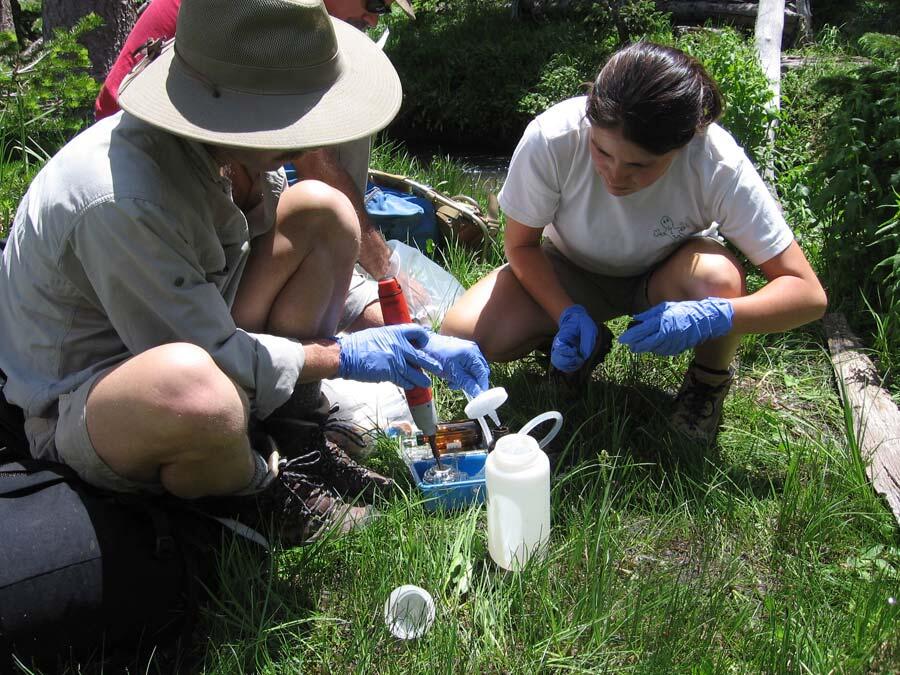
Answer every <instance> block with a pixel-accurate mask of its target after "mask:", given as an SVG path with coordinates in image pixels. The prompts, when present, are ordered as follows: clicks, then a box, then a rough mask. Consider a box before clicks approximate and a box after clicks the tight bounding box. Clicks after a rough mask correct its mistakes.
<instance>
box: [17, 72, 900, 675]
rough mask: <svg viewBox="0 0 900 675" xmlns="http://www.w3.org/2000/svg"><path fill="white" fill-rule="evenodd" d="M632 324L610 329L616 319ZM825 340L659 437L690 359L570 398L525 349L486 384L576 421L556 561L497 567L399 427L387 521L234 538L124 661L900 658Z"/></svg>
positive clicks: (899, 662) (792, 187)
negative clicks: (396, 594)
mask: <svg viewBox="0 0 900 675" xmlns="http://www.w3.org/2000/svg"><path fill="white" fill-rule="evenodd" d="M788 79H789V82H788V86H790V79H793V76H792V77H791V78H788ZM801 85H802V83H801ZM804 86H805V85H804ZM801 90H802V86H798V87H797V88H796V89H795V91H799V92H800V93H798V94H797V95H796V99H795V100H796V101H797V102H798V103H797V104H798V105H799V103H800V101H801V99H802V95H803V92H802V91H801ZM806 100H807V101H809V99H808V98H807V99H806ZM801 121H802V120H801ZM804 125H805V122H804V123H802V124H801V122H798V121H796V120H791V119H790V118H788V119H787V120H786V121H785V122H783V126H782V131H781V132H780V133H781V134H782V138H783V139H784V140H783V142H784V143H785V147H782V148H779V155H778V166H779V175H780V176H781V177H782V183H781V184H780V189H782V190H786V194H785V192H782V201H783V203H784V204H785V209H786V213H787V214H788V216H789V220H790V221H791V222H792V224H794V225H795V227H796V228H797V234H798V237H799V238H800V240H801V242H803V243H804V246H808V248H810V249H811V253H812V255H811V256H810V257H811V260H812V261H813V264H814V265H819V264H820V263H821V260H820V257H819V256H818V242H819V241H820V231H821V228H823V227H827V221H825V220H824V219H822V216H821V214H815V213H812V212H811V211H810V210H809V204H808V202H807V200H806V194H805V192H804V189H803V188H804V181H805V178H806V176H807V168H808V165H809V162H811V161H812V158H811V150H810V149H809V147H807V146H808V144H809V142H810V134H806V135H804V133H803V132H802V129H803V128H805V126H804ZM816 128H817V127H815V125H814V124H813V127H812V132H813V134H814V133H815V131H816ZM813 140H814V138H813ZM372 164H373V166H378V167H379V168H381V169H383V170H387V171H391V172H395V173H403V174H406V175H409V176H411V177H414V178H418V179H420V180H422V181H423V182H427V183H429V184H431V185H434V186H435V187H437V188H439V189H441V190H442V191H443V192H445V193H447V194H457V193H465V194H469V195H472V196H473V197H476V198H477V199H478V200H479V202H480V203H482V205H484V204H486V199H487V195H486V189H487V186H485V185H484V184H473V183H472V178H471V174H470V173H468V172H466V171H465V167H461V166H459V165H457V164H455V163H454V162H452V161H450V160H449V159H440V158H439V159H437V160H435V161H434V162H433V163H432V164H430V165H428V166H426V165H423V164H422V163H420V162H417V161H416V160H414V159H413V158H412V157H411V156H410V155H408V154H406V153H405V152H404V151H403V149H402V148H401V147H398V146H381V147H379V148H376V151H375V154H374V158H373V162H372ZM437 257H438V259H439V260H441V261H442V262H443V263H444V264H445V265H446V266H447V267H448V268H449V269H450V270H451V271H453V273H454V274H455V275H456V276H457V277H458V278H459V279H460V280H461V281H462V282H463V284H464V285H466V286H468V285H470V284H471V283H473V282H474V281H475V280H477V279H478V278H479V277H480V276H481V275H483V274H484V273H485V272H486V271H487V270H489V269H491V268H492V267H494V266H495V265H497V264H499V263H500V261H501V260H502V250H501V247H500V244H499V243H498V244H497V246H495V247H494V248H493V249H492V250H491V251H489V253H488V255H487V256H485V257H482V256H478V255H473V254H472V253H471V252H468V251H465V250H463V249H461V248H459V247H455V246H452V245H450V246H448V247H445V248H444V249H443V250H442V251H439V252H438V255H437ZM752 282H753V283H757V284H758V283H759V279H753V280H752ZM860 309H861V310H862V309H863V308H862V307H861V308H860ZM889 320H891V319H889V318H885V319H884V321H885V322H887V321H889ZM892 326H893V324H890V325H889V324H888V323H884V324H883V327H882V331H881V332H882V334H887V332H888V331H889V330H895V329H894V328H892ZM623 327H624V320H619V321H616V322H613V325H612V328H613V330H614V332H615V333H618V332H620V331H621V330H622V329H623ZM823 344H824V340H823V336H822V334H821V327H820V326H819V325H818V324H813V325H810V326H806V327H803V328H800V329H797V330H794V331H790V332H788V333H786V334H783V335H772V336H749V337H747V338H746V339H745V340H744V343H743V346H742V350H741V353H740V365H739V370H738V377H737V380H736V382H735V385H734V387H733V389H732V393H731V394H730V395H729V397H728V399H727V401H726V406H725V415H724V424H723V429H722V432H721V434H720V435H719V439H718V443H717V444H716V445H715V446H713V447H710V448H701V447H698V446H695V445H692V444H690V443H687V442H684V441H682V440H680V439H678V438H673V437H671V436H670V435H669V434H668V431H667V425H666V415H667V413H668V410H669V408H670V405H671V402H672V397H673V395H674V392H675V389H676V388H677V386H678V384H679V382H680V378H681V375H682V372H683V369H684V367H685V366H686V363H687V357H679V358H677V359H665V358H658V357H653V356H635V355H633V354H631V353H630V352H628V351H627V350H626V349H624V348H622V347H621V346H618V345H616V346H615V347H614V349H613V351H612V353H611V354H610V356H609V357H608V359H607V361H606V363H605V364H604V365H603V366H602V367H601V368H600V369H598V370H597V371H596V373H595V375H594V379H593V381H592V382H591V383H590V385H589V386H588V387H587V388H586V389H585V390H584V391H583V392H580V394H579V396H578V397H577V398H567V397H566V396H565V395H564V394H563V392H561V391H558V390H557V389H555V388H554V387H553V386H552V385H551V384H550V382H549V381H548V380H547V378H546V377H545V375H544V371H543V368H542V365H541V364H540V363H539V362H538V361H537V360H535V359H533V358H526V359H523V360H521V361H518V362H516V363H513V364H506V365H497V366H495V367H494V368H493V378H492V381H493V384H495V385H502V386H504V387H506V388H507V390H508V391H509V393H510V399H509V402H508V403H507V404H506V405H505V406H504V407H503V408H501V410H500V415H501V419H502V421H504V422H505V423H507V424H509V425H510V426H511V427H513V428H518V427H519V426H521V425H522V424H523V423H524V422H525V421H527V420H528V419H530V418H531V417H533V416H534V415H535V414H537V413H539V412H542V411H545V410H549V409H556V410H559V411H560V412H562V413H563V415H564V417H565V425H564V428H563V431H562V433H561V435H560V437H559V440H558V446H559V448H560V449H561V451H562V455H561V459H560V462H559V464H558V466H557V469H556V473H555V475H554V482H553V488H552V490H553V491H552V506H553V511H552V514H553V532H552V537H551V545H550V548H549V553H548V556H547V558H546V559H545V560H543V561H533V562H532V563H531V564H529V566H528V567H527V568H526V569H525V570H524V571H523V572H521V573H517V574H513V573H507V572H503V571H502V570H500V569H499V568H497V567H496V566H494V565H493V563H492V562H491V560H490V558H489V556H488V554H487V547H486V538H485V513H484V509H483V508H472V509H469V510H466V511H462V512H454V513H433V512H429V511H427V510H426V509H425V508H424V507H423V505H422V503H421V499H420V495H419V494H418V493H417V492H416V490H415V488H414V486H412V485H410V482H409V477H408V474H407V473H406V469H405V467H404V466H403V465H402V463H401V462H400V461H399V460H398V458H397V456H396V453H395V450H394V449H393V447H392V446H391V445H390V443H389V442H388V441H387V440H386V439H385V440H382V441H381V442H380V444H379V448H378V450H377V451H376V454H375V456H374V457H373V458H372V459H371V463H372V464H373V465H374V466H376V467H378V468H379V469H380V470H383V471H385V472H387V473H391V474H392V475H393V476H394V477H395V478H397V479H398V480H399V481H400V482H401V483H402V484H403V485H404V486H405V495H404V496H401V497H399V498H397V499H395V500H393V501H391V502H390V503H385V504H382V505H381V510H382V517H381V518H380V519H379V520H377V521H376V522H375V523H374V524H373V525H372V526H371V527H369V528H368V529H365V530H362V531H360V532H356V533H353V534H352V535H350V536H346V537H343V538H334V537H329V538H326V539H324V540H322V541H320V542H318V543H315V544H312V545H309V546H306V547H302V548H296V549H293V550H289V551H282V552H279V553H278V554H277V555H276V556H274V557H273V559H272V560H271V563H270V565H269V566H267V567H265V568H264V569H262V570H260V569H259V568H258V567H257V566H256V565H255V564H254V563H253V562H252V559H251V558H250V556H249V555H247V554H246V552H245V551H244V550H243V549H242V548H241V547H240V546H236V547H235V548H234V549H231V550H229V551H227V553H226V555H225V556H224V557H223V563H222V574H221V576H222V587H221V589H220V590H219V591H218V592H217V594H216V600H215V601H214V602H212V603H211V604H209V605H208V606H207V607H206V608H205V609H204V610H203V613H202V615H201V617H200V621H199V623H198V625H197V626H196V628H195V631H194V636H193V641H192V643H193V644H192V646H190V647H189V648H186V649H185V650H183V651H174V650H161V651H157V652H155V653H154V654H153V656H152V657H151V658H149V659H148V660H143V661H141V662H140V663H137V664H133V666H132V668H131V671H133V672H148V673H153V672H159V673H169V672H173V671H174V670H175V668H176V667H181V668H182V669H184V670H185V671H186V672H198V671H202V672H209V673H251V672H253V673H297V672H377V673H408V672H409V673H432V672H490V673H501V672H502V673H520V672H617V673H618V672H636V673H670V672H678V673H696V674H704V673H728V672H734V673H745V672H751V673H755V672H768V673H782V672H784V673H829V672H835V673H890V672H897V671H898V670H900V604H898V603H897V602H896V601H894V602H891V599H897V600H900V532H898V528H897V525H896V523H895V522H894V520H893V517H892V516H891V514H890V513H889V511H888V510H887V508H886V507H885V505H884V504H883V503H882V501H881V500H880V498H879V497H878V496H877V495H875V494H874V492H873V490H872V488H871V486H870V484H869V483H868V481H867V479H866V476H865V466H864V465H863V463H862V460H861V459H860V457H859V452H858V446H857V439H856V438H855V432H854V429H855V422H854V420H852V417H851V415H850V412H849V410H847V409H845V408H844V407H843V406H842V405H841V403H840V399H839V397H838V395H837V392H836V390H835V386H834V382H833V378H832V374H831V366H830V363H829V360H828V357H827V354H826V353H825V351H824V347H823ZM895 363H896V355H894V361H892V362H891V364H890V365H891V366H893V364H895ZM435 392H436V400H437V402H438V406H439V409H440V411H441V416H442V418H443V419H455V418H459V417H462V415H463V413H462V408H463V401H462V399H461V397H460V395H459V394H457V393H455V392H450V391H448V390H447V389H446V388H444V387H443V386H441V385H437V386H436V389H435ZM404 583H415V584H418V585H420V586H422V587H424V588H426V589H427V590H429V591H430V592H431V593H432V595H433V596H434V597H435V600H436V602H437V617H436V620H435V623H434V626H433V628H432V629H431V631H430V632H429V633H428V634H427V635H426V636H425V637H424V638H422V639H420V640H418V641H414V642H409V643H406V642H400V641H397V640H395V639H394V638H393V637H392V636H391V635H390V633H389V632H388V630H387V628H386V627H385V625H384V622H383V619H382V612H383V607H384V602H385V600H386V599H387V597H388V595H389V593H390V591H391V590H392V589H393V588H394V587H396V586H398V585H400V584H404ZM108 670H109V667H108V665H105V664H104V663H102V662H100V663H91V664H81V665H74V664H73V665H71V667H70V671H71V672H94V671H103V672H106V671H108ZM23 672H27V670H26V669H23Z"/></svg>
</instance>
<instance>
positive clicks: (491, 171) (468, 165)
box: [409, 147, 510, 194]
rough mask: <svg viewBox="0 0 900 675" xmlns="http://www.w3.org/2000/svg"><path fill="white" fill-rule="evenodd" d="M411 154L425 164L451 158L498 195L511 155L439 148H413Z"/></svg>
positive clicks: (488, 189)
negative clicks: (435, 158) (433, 159)
mask: <svg viewBox="0 0 900 675" xmlns="http://www.w3.org/2000/svg"><path fill="white" fill-rule="evenodd" d="M409 150H410V153H411V154H412V155H413V156H414V157H415V158H416V159H417V160H419V161H420V162H422V163H423V164H428V163H429V162H431V160H432V158H433V157H449V158H450V159H451V160H452V161H453V162H455V163H457V164H459V165H461V166H462V167H463V171H464V172H465V173H466V174H469V175H471V176H472V177H473V179H474V180H475V181H477V182H483V183H484V185H485V189H486V190H487V191H488V192H493V193H495V194H496V193H497V192H499V191H500V188H501V187H502V186H503V181H505V180H506V173H507V171H508V170H509V160H510V155H507V154H500V153H485V152H478V151H473V150H452V149H451V150H448V149H443V148H438V147H421V148H420V147H412V148H409Z"/></svg>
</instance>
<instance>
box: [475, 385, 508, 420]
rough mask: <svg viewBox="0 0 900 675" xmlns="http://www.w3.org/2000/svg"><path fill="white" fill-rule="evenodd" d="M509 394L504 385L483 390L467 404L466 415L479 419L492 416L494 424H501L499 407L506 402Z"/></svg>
mask: <svg viewBox="0 0 900 675" xmlns="http://www.w3.org/2000/svg"><path fill="white" fill-rule="evenodd" d="M507 398H509V395H508V394H507V393H506V389H504V388H503V387H494V388H493V389H488V390H487V391H483V392H481V393H480V394H478V396H476V397H475V398H473V399H472V400H471V401H469V402H468V403H467V404H466V407H465V411H466V417H471V418H474V419H478V418H480V417H490V418H491V419H492V420H493V421H494V424H496V425H497V426H498V427H499V426H500V418H499V417H497V408H499V407H500V406H501V405H503V404H504V403H506V399H507Z"/></svg>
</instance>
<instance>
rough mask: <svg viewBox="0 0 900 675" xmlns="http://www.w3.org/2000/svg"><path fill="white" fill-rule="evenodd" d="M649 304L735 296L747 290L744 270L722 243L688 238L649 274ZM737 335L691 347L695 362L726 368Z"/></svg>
mask: <svg viewBox="0 0 900 675" xmlns="http://www.w3.org/2000/svg"><path fill="white" fill-rule="evenodd" d="M647 294H648V297H649V300H650V304H651V305H656V304H658V303H660V302H664V301H679V300H702V299H703V298H709V297H718V298H736V297H740V296H743V295H746V294H747V285H746V279H745V274H744V270H743V268H742V267H741V264H740V262H739V261H738V260H737V258H735V256H734V255H733V254H732V253H731V252H730V251H728V249H726V248H725V247H724V246H721V245H719V244H717V243H715V242H713V241H709V240H707V239H697V240H693V241H689V242H688V243H686V244H685V245H684V246H682V247H681V248H680V249H678V251H676V252H675V253H674V254H672V256H671V257H670V258H669V259H668V260H666V262H664V263H663V264H662V265H661V266H660V267H659V269H657V270H656V272H654V273H653V276H652V277H651V278H650V284H649V287H648V293H647ZM740 341H741V336H740V335H725V336H723V337H720V338H717V339H715V340H709V341H708V342H704V343H702V344H700V345H698V346H697V347H696V348H695V349H694V357H695V360H696V361H697V363H699V364H700V365H702V366H706V367H707V368H711V369H713V370H725V369H727V368H728V366H729V365H730V364H731V361H732V360H733V359H734V355H735V353H736V352H737V349H738V346H739V345H740Z"/></svg>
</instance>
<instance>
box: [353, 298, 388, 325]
mask: <svg viewBox="0 0 900 675" xmlns="http://www.w3.org/2000/svg"><path fill="white" fill-rule="evenodd" d="M383 325H384V315H383V314H382V313H381V305H380V304H379V303H377V302H373V303H370V304H368V305H366V308H365V309H364V310H363V311H362V314H360V315H359V316H358V317H357V318H356V321H354V322H353V323H352V324H351V325H350V326H349V327H348V328H347V330H348V331H349V332H351V333H352V332H354V331H358V330H363V329H365V328H377V327H379V326H383Z"/></svg>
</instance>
